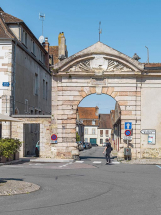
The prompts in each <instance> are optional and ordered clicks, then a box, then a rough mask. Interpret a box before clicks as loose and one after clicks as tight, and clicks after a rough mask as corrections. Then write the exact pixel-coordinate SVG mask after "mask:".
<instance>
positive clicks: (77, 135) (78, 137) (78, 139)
mask: <svg viewBox="0 0 161 215" xmlns="http://www.w3.org/2000/svg"><path fill="white" fill-rule="evenodd" d="M76 141H80V135H79V134H78V132H77V133H76Z"/></svg>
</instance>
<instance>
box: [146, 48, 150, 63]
mask: <svg viewBox="0 0 161 215" xmlns="http://www.w3.org/2000/svg"><path fill="white" fill-rule="evenodd" d="M145 48H147V63H149V49H148V47H147V46H145Z"/></svg>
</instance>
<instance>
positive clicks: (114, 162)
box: [112, 161, 120, 164]
mask: <svg viewBox="0 0 161 215" xmlns="http://www.w3.org/2000/svg"><path fill="white" fill-rule="evenodd" d="M112 163H113V164H120V162H118V161H112Z"/></svg>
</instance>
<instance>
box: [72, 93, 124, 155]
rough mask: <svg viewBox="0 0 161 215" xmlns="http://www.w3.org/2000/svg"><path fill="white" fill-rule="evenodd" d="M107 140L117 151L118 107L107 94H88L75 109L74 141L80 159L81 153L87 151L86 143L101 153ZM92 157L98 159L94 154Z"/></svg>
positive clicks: (118, 142) (119, 115)
mask: <svg viewBox="0 0 161 215" xmlns="http://www.w3.org/2000/svg"><path fill="white" fill-rule="evenodd" d="M107 138H108V139H109V140H110V142H111V145H112V147H113V149H114V150H116V151H119V145H120V141H121V109H120V106H119V104H118V102H117V101H116V100H115V99H114V98H113V97H111V96H109V95H107V94H101V95H97V94H90V95H88V96H86V97H85V98H84V99H83V100H81V101H80V103H79V105H78V108H77V119H76V140H77V143H78V147H79V150H80V158H83V157H84V156H83V155H82V152H81V151H84V150H85V149H88V146H87V145H88V143H89V145H92V146H98V147H97V149H98V151H99V150H100V151H101V150H103V149H101V147H103V146H105V142H106V139H107ZM81 143H83V147H81V146H80V144H81ZM89 148H90V147H89ZM83 153H84V152H83ZM87 154H88V153H87ZM87 157H88V156H87ZM89 157H90V156H89ZM92 157H95V158H98V157H99V158H100V156H98V157H97V155H94V154H93V155H92ZM102 158H103V156H102Z"/></svg>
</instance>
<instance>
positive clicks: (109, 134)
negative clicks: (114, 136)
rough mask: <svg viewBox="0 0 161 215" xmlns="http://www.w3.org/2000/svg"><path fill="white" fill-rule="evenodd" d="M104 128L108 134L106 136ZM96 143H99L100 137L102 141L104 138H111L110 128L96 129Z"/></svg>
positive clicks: (104, 140)
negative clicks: (101, 133) (101, 134)
mask: <svg viewBox="0 0 161 215" xmlns="http://www.w3.org/2000/svg"><path fill="white" fill-rule="evenodd" d="M100 130H103V136H100ZM106 130H108V136H106ZM97 138H98V141H97V144H99V145H101V144H100V139H103V143H104V142H106V138H110V139H111V129H98V130H97Z"/></svg>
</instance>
